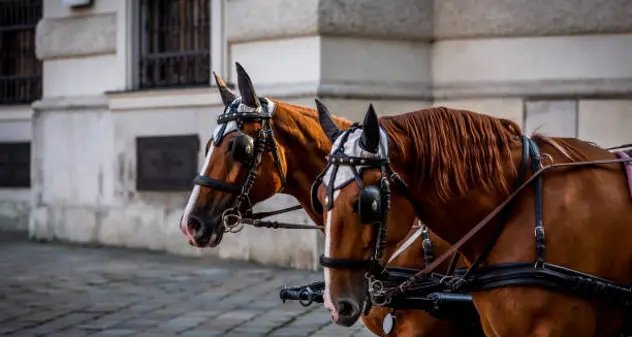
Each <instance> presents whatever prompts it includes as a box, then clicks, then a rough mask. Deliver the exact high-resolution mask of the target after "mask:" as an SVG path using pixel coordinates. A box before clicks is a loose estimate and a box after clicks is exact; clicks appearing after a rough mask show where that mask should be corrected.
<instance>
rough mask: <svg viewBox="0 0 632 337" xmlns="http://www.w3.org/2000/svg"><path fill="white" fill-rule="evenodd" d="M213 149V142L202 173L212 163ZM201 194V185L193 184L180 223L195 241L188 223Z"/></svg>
mask: <svg viewBox="0 0 632 337" xmlns="http://www.w3.org/2000/svg"><path fill="white" fill-rule="evenodd" d="M213 149H215V146H214V145H213V143H211V146H210V147H209V149H208V153H207V154H206V158H205V159H204V165H202V169H201V170H200V175H203V174H204V173H205V172H206V170H207V169H208V166H209V165H210V164H211V156H212V155H213ZM199 195H200V185H195V186H193V191H192V192H191V196H190V197H189V201H188V203H187V205H186V207H185V208H184V214H183V215H182V223H181V224H180V229H181V230H182V232H184V234H185V235H186V236H187V237H188V238H189V239H190V240H192V241H193V242H194V241H195V240H193V234H192V233H191V232H189V226H188V225H187V224H188V221H189V217H190V216H191V212H193V207H195V203H196V202H197V199H198V197H199Z"/></svg>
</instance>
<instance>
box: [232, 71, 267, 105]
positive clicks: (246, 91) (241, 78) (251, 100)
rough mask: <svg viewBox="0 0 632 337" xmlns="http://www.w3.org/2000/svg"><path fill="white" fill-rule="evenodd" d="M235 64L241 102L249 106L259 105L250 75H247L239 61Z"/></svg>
mask: <svg viewBox="0 0 632 337" xmlns="http://www.w3.org/2000/svg"><path fill="white" fill-rule="evenodd" d="M235 65H236V66H237V82H238V83H239V93H240V94H241V102H242V103H243V104H245V105H246V106H249V107H251V108H258V107H260V106H261V103H260V102H259V97H257V93H256V92H255V87H254V86H253V85H252V81H251V80H250V76H248V74H247V73H246V70H244V67H242V66H241V64H239V62H235Z"/></svg>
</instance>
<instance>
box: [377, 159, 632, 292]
mask: <svg viewBox="0 0 632 337" xmlns="http://www.w3.org/2000/svg"><path fill="white" fill-rule="evenodd" d="M630 161H632V158H617V159H602V160H593V161H581V162H570V163H559V164H548V165H546V166H541V167H540V168H539V169H538V171H536V172H535V173H534V174H533V175H532V176H531V177H529V179H527V180H526V181H525V182H524V183H522V185H520V187H518V188H517V189H516V190H514V191H513V192H512V193H511V194H510V195H509V196H508V197H507V199H505V201H503V202H502V203H500V204H499V205H498V206H497V207H496V208H495V209H494V210H493V211H491V212H490V213H489V214H487V216H486V217H485V218H483V219H482V220H481V221H479V223H478V224H476V226H474V227H472V229H471V230H470V231H469V232H467V233H466V234H465V235H464V236H463V237H462V238H461V239H460V240H459V241H457V242H456V243H455V244H454V245H452V247H450V248H448V250H447V251H445V253H443V255H441V256H440V257H439V258H437V259H436V260H435V261H434V262H433V263H432V264H430V265H428V266H426V267H425V268H424V269H423V270H421V271H420V272H418V273H417V274H415V275H414V276H412V277H411V278H410V279H408V280H407V281H406V282H404V283H402V284H401V285H400V286H399V287H396V288H394V289H389V290H388V291H387V292H386V293H385V295H386V296H387V297H389V298H393V297H395V296H397V295H399V294H402V293H404V292H405V291H406V290H408V289H409V288H410V287H411V286H412V285H413V283H414V282H417V281H419V280H421V279H423V278H424V277H425V275H428V274H429V273H430V272H432V271H433V270H435V269H436V268H437V267H438V266H439V265H441V264H442V263H443V262H445V260H447V259H448V258H449V257H450V256H451V255H452V254H454V253H455V252H457V251H458V250H459V249H460V248H461V247H463V245H464V244H466V243H467V242H468V241H469V240H470V239H471V238H472V237H473V236H474V235H476V234H477V233H478V232H479V231H480V230H481V229H483V228H484V227H485V226H486V225H487V224H488V223H489V222H490V221H491V220H492V219H493V218H494V217H495V216H496V215H498V213H500V212H501V211H502V210H503V209H504V208H505V207H507V205H508V204H509V203H510V202H512V201H513V200H514V199H515V198H516V197H517V196H518V194H520V192H522V190H524V189H525V188H526V187H527V186H529V185H530V184H531V183H532V182H533V181H534V180H535V179H537V178H538V177H540V176H541V175H542V174H543V173H544V172H547V171H550V170H553V169H556V168H562V167H565V168H572V167H582V166H592V165H603V164H616V163H624V162H630Z"/></svg>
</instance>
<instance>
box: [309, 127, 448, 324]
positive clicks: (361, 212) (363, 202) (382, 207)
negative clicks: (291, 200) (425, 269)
mask: <svg viewBox="0 0 632 337" xmlns="http://www.w3.org/2000/svg"><path fill="white" fill-rule="evenodd" d="M361 128H362V127H361V126H360V125H359V124H358V123H355V124H353V125H351V126H350V127H349V128H348V129H347V130H345V131H344V133H343V134H342V135H341V136H340V143H339V145H338V147H337V148H336V150H335V151H332V153H331V154H330V155H329V156H328V157H327V166H326V167H325V169H324V170H323V171H322V172H321V173H320V175H319V176H318V178H317V179H316V181H315V182H314V184H313V185H312V207H313V208H314V210H316V211H321V212H322V211H323V209H324V210H327V211H330V210H331V209H332V207H333V203H334V192H336V191H337V190H340V189H341V188H343V187H344V186H346V185H348V184H349V183H351V182H355V183H356V184H358V186H359V187H360V195H359V197H358V202H357V207H358V209H357V212H358V216H359V217H360V221H361V222H362V223H363V224H368V225H372V226H374V228H375V230H374V233H375V236H374V238H373V242H374V246H373V252H372V255H371V256H370V258H368V259H350V258H333V257H326V256H324V255H321V256H320V264H321V266H323V267H325V268H332V269H361V270H367V272H366V273H365V278H366V279H367V281H368V289H367V292H368V295H369V296H368V297H367V300H366V301H365V304H364V305H365V313H366V312H368V308H370V306H371V305H373V304H374V305H377V306H383V305H385V304H386V303H387V302H386V301H383V300H382V299H379V296H380V295H382V294H383V292H384V284H383V282H382V280H384V279H386V278H388V276H389V275H388V274H389V272H388V271H387V268H386V267H385V265H384V263H383V262H382V258H383V256H384V251H385V249H386V237H387V228H388V225H387V216H388V212H389V211H390V207H391V187H390V184H391V182H393V183H395V186H396V187H397V190H398V192H400V193H402V194H403V195H404V196H405V197H406V198H407V199H409V200H410V198H411V195H410V191H409V190H408V187H407V185H406V183H405V182H404V181H403V179H402V178H401V177H400V176H399V175H398V174H397V173H396V172H395V171H394V170H393V169H392V167H391V164H390V161H389V158H388V154H386V155H381V154H379V153H380V152H379V150H378V155H377V157H375V158H367V157H356V156H351V155H348V154H346V153H345V152H344V145H345V143H346V142H347V141H348V138H349V135H351V134H352V133H353V132H354V131H355V130H358V129H361ZM386 142H387V145H386V146H387V147H388V138H386ZM360 146H362V144H360ZM340 166H346V167H349V168H350V169H351V170H352V172H353V179H351V180H349V181H347V182H345V183H342V184H340V185H339V186H335V180H336V175H337V173H338V169H339V167H340ZM358 166H361V167H363V168H379V169H380V171H381V177H380V179H379V182H378V184H377V185H375V186H365V185H364V183H363V182H362V179H361V177H360V173H359V170H358ZM329 169H331V170H332V172H331V175H330V176H329V182H328V183H327V184H324V186H325V189H326V195H325V204H324V205H322V204H320V202H319V201H318V198H317V189H318V187H319V186H320V184H321V183H323V179H324V176H325V175H326V173H327V171H328V170H329ZM413 205H415V204H413ZM415 209H416V211H418V208H417V207H416V208H415ZM421 235H422V238H423V249H424V263H425V265H430V264H433V262H434V253H433V249H432V244H431V241H430V236H429V233H428V229H427V227H426V226H425V225H424V226H422V228H421ZM458 256H459V255H458V253H454V255H453V256H452V260H451V261H450V264H449V267H448V274H451V273H452V272H453V271H454V268H455V266H456V263H457V260H458ZM430 286H432V287H433V289H434V288H436V287H437V284H435V283H433V284H430Z"/></svg>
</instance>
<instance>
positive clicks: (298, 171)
mask: <svg viewBox="0 0 632 337" xmlns="http://www.w3.org/2000/svg"><path fill="white" fill-rule="evenodd" d="M275 103H276V105H277V108H276V110H275V115H274V119H273V124H272V127H273V131H274V135H275V138H276V140H277V142H278V143H279V145H280V146H281V147H282V148H283V150H284V152H285V160H286V163H287V185H286V188H285V190H284V193H286V194H289V195H291V196H293V197H295V198H296V199H297V200H298V201H299V203H300V204H301V205H302V206H303V209H304V210H305V211H306V212H307V214H308V215H309V216H310V218H311V219H312V220H313V221H314V222H315V223H316V224H318V225H322V224H323V219H322V214H317V213H315V212H314V211H313V210H312V207H311V185H312V183H313V182H314V181H315V180H316V177H317V176H318V174H320V172H321V171H322V170H323V169H324V168H325V165H326V164H327V162H326V159H325V157H326V156H327V155H328V154H329V151H330V150H331V146H332V144H331V142H330V141H329V139H327V136H326V135H325V133H324V132H323V131H322V129H321V127H320V124H319V122H318V112H317V111H316V110H314V109H310V108H307V107H303V106H297V105H291V104H288V103H284V102H279V101H275ZM334 119H335V121H336V123H337V124H338V126H339V127H341V128H347V127H348V126H349V125H351V122H349V121H347V120H344V119H342V118H338V117H334Z"/></svg>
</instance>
